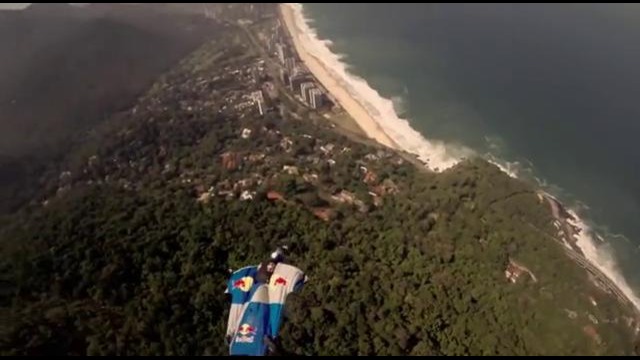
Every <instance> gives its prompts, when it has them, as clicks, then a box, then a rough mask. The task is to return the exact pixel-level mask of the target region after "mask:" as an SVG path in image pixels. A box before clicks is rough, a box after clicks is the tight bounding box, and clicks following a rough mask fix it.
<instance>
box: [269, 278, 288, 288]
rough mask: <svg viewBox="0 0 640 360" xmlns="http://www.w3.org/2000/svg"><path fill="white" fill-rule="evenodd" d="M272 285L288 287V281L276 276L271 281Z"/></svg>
mask: <svg viewBox="0 0 640 360" xmlns="http://www.w3.org/2000/svg"><path fill="white" fill-rule="evenodd" d="M271 285H272V286H278V285H281V286H287V279H285V278H283V277H282V276H274V277H273V278H272V280H271Z"/></svg>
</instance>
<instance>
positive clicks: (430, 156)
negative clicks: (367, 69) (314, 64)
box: [285, 4, 473, 171]
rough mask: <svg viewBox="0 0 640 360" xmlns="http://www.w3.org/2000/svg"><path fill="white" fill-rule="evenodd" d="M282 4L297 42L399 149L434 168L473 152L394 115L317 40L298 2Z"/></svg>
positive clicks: (388, 104) (390, 105)
mask: <svg viewBox="0 0 640 360" xmlns="http://www.w3.org/2000/svg"><path fill="white" fill-rule="evenodd" d="M285 6H290V7H291V9H292V10H293V13H294V21H295V23H296V27H297V28H298V29H300V31H301V32H300V34H299V39H300V45H301V46H303V47H304V49H305V51H307V52H308V53H309V54H311V55H312V56H314V57H315V58H316V59H318V61H320V62H321V63H322V65H323V66H324V67H325V68H326V69H327V70H328V71H329V72H331V75H332V77H333V78H334V79H336V80H337V81H338V82H340V84H341V85H342V86H343V88H344V89H345V90H347V91H348V92H349V94H350V95H351V96H352V97H353V99H355V100H356V101H357V102H358V103H360V105H362V107H363V108H364V109H365V110H366V111H367V113H369V115H370V116H371V117H372V118H373V119H374V120H375V121H376V123H377V124H378V125H379V126H380V127H381V129H382V130H383V131H384V132H385V133H386V134H387V136H389V137H390V138H391V140H393V142H394V143H395V144H396V145H397V146H398V147H400V148H401V150H404V151H407V152H409V153H412V154H415V155H417V156H418V158H419V159H420V160H421V161H423V162H424V163H425V164H426V166H427V167H428V168H430V169H431V170H434V171H442V170H444V169H448V168H450V167H452V166H454V165H455V164H457V163H458V162H460V160H461V159H462V158H464V157H468V156H470V155H472V154H473V151H471V150H470V149H468V148H465V147H462V146H456V147H453V146H450V145H447V144H445V143H444V142H442V141H437V140H427V139H426V138H425V137H424V136H422V134H420V133H419V132H417V131H416V130H414V129H413V128H412V127H411V125H410V124H409V121H407V120H406V119H401V118H400V117H399V116H398V115H397V113H396V111H395V109H394V105H393V101H392V100H390V99H386V98H384V97H382V96H381V95H380V93H378V91H376V90H374V89H373V88H371V86H369V84H368V83H367V81H366V80H364V79H363V78H361V77H359V76H356V75H354V74H351V73H349V71H348V65H347V64H345V63H344V62H342V61H341V60H342V58H343V56H340V55H337V54H335V53H333V52H332V51H331V50H330V49H329V46H330V45H331V42H330V41H328V40H320V39H319V38H318V36H317V33H316V31H315V30H314V29H312V28H311V27H310V25H309V24H310V23H311V20H310V19H307V18H306V17H305V16H304V13H303V8H302V5H301V4H286V5H285Z"/></svg>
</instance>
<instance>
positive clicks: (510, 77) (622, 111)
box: [305, 4, 640, 293]
mask: <svg viewBox="0 0 640 360" xmlns="http://www.w3.org/2000/svg"><path fill="white" fill-rule="evenodd" d="M305 13H306V15H307V16H309V17H310V18H311V19H313V21H314V24H313V27H314V28H316V30H317V31H318V35H319V37H320V38H323V39H330V40H332V42H333V45H332V47H331V48H332V50H334V52H336V53H341V54H344V55H345V58H344V61H345V62H346V63H348V64H349V65H350V68H351V71H352V72H353V73H355V74H357V75H360V76H362V77H363V78H365V79H366V80H367V81H368V82H369V84H370V85H371V86H372V87H373V88H375V89H376V90H378V91H380V93H381V94H383V95H384V96H385V97H387V98H391V99H393V100H394V104H395V105H396V110H397V111H398V112H399V113H401V115H404V116H405V117H406V118H408V119H409V120H410V122H411V125H412V127H414V128H415V129H416V130H418V131H420V132H421V133H423V134H424V135H425V136H426V137H427V138H430V139H441V140H446V141H447V142H449V143H452V144H456V143H457V144H463V145H465V146H468V147H471V148H473V149H474V150H476V151H477V152H478V153H481V154H484V155H486V156H489V157H497V158H499V159H502V161H504V162H509V163H511V165H512V166H513V167H514V168H515V169H517V170H518V172H519V174H520V176H522V177H525V178H529V179H531V180H532V181H536V182H538V183H541V184H542V185H543V187H545V188H546V189H548V190H549V191H551V192H552V193H553V194H554V195H557V196H559V197H560V198H561V199H562V201H564V202H565V203H566V204H567V205H569V206H571V207H574V208H575V209H576V210H577V211H578V212H579V214H580V215H581V216H582V217H584V218H585V219H587V220H588V221H589V222H590V223H591V225H592V227H593V228H594V229H596V230H597V231H598V232H599V233H600V234H601V235H603V237H604V238H605V240H606V243H607V244H608V247H610V248H611V249H612V251H613V253H614V254H615V257H616V258H617V260H618V264H619V266H620V268H621V269H620V270H621V271H622V273H623V274H624V275H625V277H626V278H627V280H628V282H629V283H630V285H631V286H632V287H634V288H635V289H636V293H639V292H640V291H638V289H640V151H639V150H638V149H637V142H638V140H639V139H640V73H639V72H638V67H639V66H640V6H638V5H633V4H632V5H597V4H591V5H507V4H502V5H486V4H473V5H461V4H447V5H440V4H404V5H399V4H375V5H373V4H368V5H365V4H309V5H305Z"/></svg>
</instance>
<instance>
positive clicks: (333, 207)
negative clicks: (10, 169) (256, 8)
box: [0, 27, 637, 355]
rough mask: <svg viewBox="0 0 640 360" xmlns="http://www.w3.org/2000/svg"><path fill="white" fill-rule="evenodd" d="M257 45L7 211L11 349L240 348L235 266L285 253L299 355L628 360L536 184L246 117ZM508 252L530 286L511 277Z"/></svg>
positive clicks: (224, 38) (116, 130)
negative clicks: (304, 278)
mask: <svg viewBox="0 0 640 360" xmlns="http://www.w3.org/2000/svg"><path fill="white" fill-rule="evenodd" d="M242 34H243V32H242V31H241V30H236V29H235V28H233V27H229V28H228V29H227V30H226V31H225V32H224V33H222V34H220V35H219V37H218V39H217V40H216V41H214V42H212V43H210V44H207V45H205V46H203V47H202V48H201V49H200V50H198V51H197V52H195V53H194V54H193V55H192V56H191V57H189V58H187V59H185V60H184V61H182V62H181V64H180V65H179V66H178V67H177V68H175V69H174V70H172V71H171V72H169V73H167V74H166V75H165V76H163V77H162V78H161V79H159V80H158V81H157V83H156V84H155V85H154V86H153V87H152V88H151V90H150V91H149V92H148V93H147V94H146V95H145V96H143V97H141V98H140V99H139V101H138V103H137V104H136V106H135V107H134V108H132V109H131V111H128V112H127V113H126V114H120V115H119V117H118V118H114V119H111V121H109V122H107V123H105V124H104V125H103V126H101V127H100V128H98V129H96V130H95V131H94V132H93V134H92V135H91V137H90V139H88V140H87V141H86V142H85V143H83V144H81V145H79V146H77V147H76V148H75V149H74V151H72V152H71V153H70V154H69V155H68V157H67V158H66V160H65V161H64V162H62V163H60V164H57V165H54V166H52V167H51V168H50V170H49V171H48V173H47V174H45V175H44V176H43V179H42V188H43V190H42V192H41V193H40V194H39V195H38V196H37V197H36V198H35V199H34V201H32V203H31V205H29V206H26V207H24V208H23V209H22V210H21V211H20V212H19V213H17V214H14V215H12V216H9V217H5V218H2V219H1V222H0V229H1V230H0V246H1V248H0V250H1V251H2V254H3V256H2V260H0V271H1V272H0V273H1V274H2V278H1V279H0V284H1V287H0V303H1V306H2V309H1V310H0V316H2V318H3V319H7V320H8V321H6V322H5V321H3V322H2V324H0V334H1V336H0V353H2V354H3V355H11V354H34V355H37V354H47V355H52V354H74V355H83V354H138V355H151V354H154V355H160V354H167V355H178V354H179V355H202V354H215V355H223V354H226V353H227V348H226V346H225V344H224V331H225V328H226V321H227V311H228V299H227V297H226V296H225V294H224V288H225V279H226V277H227V276H228V272H227V270H228V269H229V268H234V269H237V268H239V267H241V266H245V265H247V264H255V263H258V262H259V261H260V260H261V259H263V258H264V257H265V256H266V255H267V254H268V253H269V252H270V251H271V250H272V249H273V248H274V247H275V246H277V245H280V244H282V243H286V244H288V245H289V247H290V249H291V254H290V256H289V261H290V262H291V263H293V264H295V265H296V266H298V267H300V268H301V269H303V270H304V271H305V272H306V273H307V274H308V275H309V276H310V282H309V283H308V284H307V285H306V286H305V289H304V290H303V291H302V292H301V293H300V294H297V295H293V296H292V297H290V299H289V302H288V304H287V309H286V312H287V320H286V321H285V323H284V328H283V331H282V343H283V346H284V348H285V349H286V350H287V351H289V352H291V353H296V354H304V355H311V354H322V355H337V354H345V355H346V354H379V355H383V354H394V355H395V354H416V355H417V354H421V355H439V354H443V355H466V354H474V355H489V354H499V355H507V354H518V355H524V354H544V355H547V354H558V355H561V354H633V352H634V348H633V346H634V341H637V340H634V338H633V332H632V329H631V328H630V326H631V325H629V324H630V321H632V318H631V317H632V316H633V315H632V314H631V312H630V311H629V310H628V309H625V308H623V307H622V306H621V305H619V304H618V303H617V302H616V301H615V300H614V299H613V298H611V297H610V296H609V295H608V294H606V293H604V292H603V291H602V290H600V289H599V288H597V287H596V286H594V285H593V284H592V283H591V282H590V281H589V279H588V276H587V274H586V273H585V272H584V271H583V270H582V269H580V268H579V267H578V266H576V264H575V263H573V262H572V261H571V260H570V259H569V258H568V257H567V256H566V255H565V254H564V252H563V250H562V248H561V246H560V245H558V244H557V243H555V242H553V241H551V240H550V239H549V236H552V235H553V234H554V233H555V231H556V229H555V228H554V227H553V226H552V217H551V215H550V214H549V211H548V208H547V206H546V204H543V203H541V202H540V201H539V199H538V197H537V196H536V194H535V192H534V191H533V189H532V188H531V187H529V186H528V185H526V184H524V183H522V182H519V181H516V180H513V179H511V178H509V177H508V176H506V175H505V174H503V173H501V172H500V171H499V170H498V169H497V168H496V167H494V166H493V165H490V164H488V163H486V162H484V161H482V160H477V159H474V160H468V161H465V162H463V163H461V164H459V165H458V166H456V167H455V168H453V169H450V170H448V171H446V172H444V173H441V174H432V173H428V172H425V171H422V170H419V169H417V168H416V167H414V165H412V164H411V163H409V162H408V161H406V160H404V159H403V158H402V157H401V156H400V155H398V154H395V153H394V152H392V151H389V150H387V149H384V148H379V147H373V146H370V145H365V144H362V143H358V142H354V141H353V140H350V139H348V138H346V137H345V136H343V135H340V134H337V133H336V132H334V131H332V130H331V129H330V126H329V124H327V123H325V122H323V121H321V119H318V120H317V121H310V120H306V119H303V120H302V121H300V120H296V119H295V118H294V117H292V116H290V115H289V114H290V112H295V109H287V108H283V109H282V114H281V113H280V112H279V111H277V110H274V111H272V112H270V113H268V114H267V115H265V116H264V117H260V116H259V115H258V114H257V110H256V109H255V106H248V107H246V108H245V107H243V106H242V104H246V99H245V98H243V95H246V94H248V93H250V92H251V91H254V90H256V89H257V88H258V87H259V86H260V83H259V82H255V81H254V82H252V81H251V79H250V78H249V77H243V76H244V75H238V74H244V73H245V71H244V70H245V69H246V68H249V67H255V66H256V65H255V64H257V62H258V61H259V58H257V57H256V55H255V54H256V52H254V51H252V50H251V49H250V48H248V47H247V45H246V41H245V39H244V38H243V36H244V35H242ZM239 69H240V70H242V71H239V72H238V73H236V75H233V72H234V71H235V70H239ZM268 75H269V74H264V76H266V77H268ZM276 105H277V104H276ZM245 129H249V130H251V132H250V135H249V136H248V137H247V138H243V136H242V133H243V132H244V130H245ZM285 166H287V167H286V168H285ZM292 167H295V168H292ZM274 191H275V192H278V194H280V195H281V196H282V197H283V199H282V200H276V199H274V197H273V196H270V195H272V194H273V193H272V192H274ZM242 194H250V195H252V197H253V198H252V199H250V200H246V201H242V200H241V199H240V196H241V195H242ZM339 194H343V195H344V197H343V198H339V196H338V195H339ZM345 194H346V195H345ZM372 194H376V195H372ZM319 209H324V210H326V211H329V212H330V216H329V217H328V218H326V219H323V218H322V216H321V215H318V214H319V213H318V210H319ZM510 260H512V261H516V262H517V263H518V264H521V265H523V266H526V267H527V269H528V270H530V271H531V273H532V274H533V275H534V276H535V279H534V277H531V276H528V275H526V274H525V275H521V276H520V277H519V278H518V280H517V281H515V283H512V282H510V281H509V280H508V279H507V278H506V277H505V269H506V268H507V267H508V264H509V262H510ZM592 300H593V301H595V302H596V303H597V305H593V304H592ZM632 325H634V324H632ZM636 346H637V343H636ZM635 351H637V349H636V350H635Z"/></svg>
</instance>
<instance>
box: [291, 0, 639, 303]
mask: <svg viewBox="0 0 640 360" xmlns="http://www.w3.org/2000/svg"><path fill="white" fill-rule="evenodd" d="M284 6H290V7H291V9H292V10H293V13H294V21H295V23H296V27H297V28H298V29H300V30H301V32H300V34H299V39H300V45H301V46H303V47H304V48H305V50H306V51H307V52H308V53H309V54H312V55H313V56H314V57H315V58H316V59H318V61H320V62H321V63H322V65H323V66H324V67H325V68H326V69H327V70H328V71H330V72H331V73H332V74H331V75H332V76H333V77H334V78H335V79H336V80H338V81H339V82H340V83H341V85H342V86H343V87H344V88H345V89H346V90H347V91H348V92H349V93H350V95H351V96H352V97H353V98H354V99H355V100H356V101H358V102H359V103H360V104H361V105H362V107H363V108H365V109H366V110H367V112H368V113H369V115H370V116H371V117H372V118H373V119H374V120H375V121H376V122H377V123H378V125H379V126H380V127H381V128H382V129H383V131H384V132H385V133H386V134H387V136H389V137H390V138H391V139H392V140H393V141H394V142H395V143H396V145H397V146H399V147H400V148H401V149H402V150H404V151H407V152H409V153H412V154H415V155H417V156H418V158H419V159H420V160H422V161H423V162H425V163H426V166H427V167H428V168H430V169H431V170H433V171H442V170H445V169H448V168H450V167H452V166H454V165H455V164H457V163H458V162H460V161H461V160H462V159H463V158H465V157H469V156H472V155H474V152H473V151H472V150H471V149H469V148H467V147H464V146H455V147H454V146H452V145H449V144H445V143H444V142H442V141H439V140H427V139H426V138H425V137H424V136H423V135H422V134H420V133H419V132H417V131H416V130H415V129H413V128H412V127H411V125H410V124H409V121H407V120H406V119H402V118H400V117H399V116H398V115H397V112H396V111H395V109H394V101H393V100H391V99H386V98H384V97H382V96H381V95H380V93H378V91H376V90H375V89H373V88H371V86H369V84H368V83H367V81H366V80H365V79H363V78H361V77H359V76H356V75H354V74H351V73H349V71H348V70H349V66H348V65H347V64H346V63H344V62H343V61H342V60H343V59H344V57H345V56H344V55H341V54H335V53H333V52H332V51H331V50H330V48H329V47H330V46H331V44H332V43H331V41H330V40H321V39H319V38H318V36H317V32H316V31H315V29H313V28H311V27H310V24H311V23H312V20H311V19H308V18H306V17H305V16H304V13H303V7H302V4H285V5H284ZM394 100H395V102H396V106H398V105H402V101H401V100H402V99H401V98H399V99H394ZM487 140H488V141H491V140H493V139H487ZM496 145H497V146H498V147H500V145H502V144H496ZM485 158H487V161H489V162H490V163H492V164H494V165H496V166H497V167H498V168H500V170H502V171H503V172H504V173H506V174H507V175H509V176H510V177H512V178H518V177H519V173H520V172H521V170H522V166H521V165H520V163H518V162H508V161H504V160H501V159H498V158H496V157H494V156H491V155H488V156H485ZM536 180H538V183H539V184H538V185H542V186H543V187H546V186H544V184H542V182H540V181H539V179H537V178H536ZM567 211H568V212H569V213H570V214H571V215H572V216H573V217H574V218H575V220H573V221H570V223H571V224H572V225H573V226H575V227H576V228H578V229H579V230H580V232H579V234H578V235H576V240H577V244H576V245H577V246H578V247H579V248H580V249H581V250H582V252H583V253H584V254H585V257H586V259H587V260H588V261H589V262H590V263H591V264H593V265H594V266H595V267H597V268H598V269H599V270H600V271H601V272H602V273H603V274H605V275H606V276H607V277H608V278H609V279H610V280H611V281H613V282H614V283H615V284H616V286H617V287H618V288H619V289H620V291H622V292H623V293H624V294H625V295H626V296H627V298H628V299H629V300H630V301H631V302H632V303H633V305H634V307H636V309H637V310H638V311H640V298H638V296H637V295H636V294H635V293H634V291H633V290H632V289H631V287H630V286H629V285H628V284H627V281H626V279H625V278H624V276H623V275H622V274H621V273H620V271H619V269H618V266H617V263H616V260H615V257H614V256H613V253H612V251H611V250H610V249H606V248H604V246H605V245H600V246H597V245H596V242H595V240H594V238H593V236H598V237H600V236H599V235H598V234H595V233H594V232H593V231H592V230H591V228H590V227H589V225H587V223H586V222H585V221H584V220H582V219H581V218H580V217H579V216H578V215H577V214H576V213H575V211H574V210H572V209H567Z"/></svg>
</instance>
